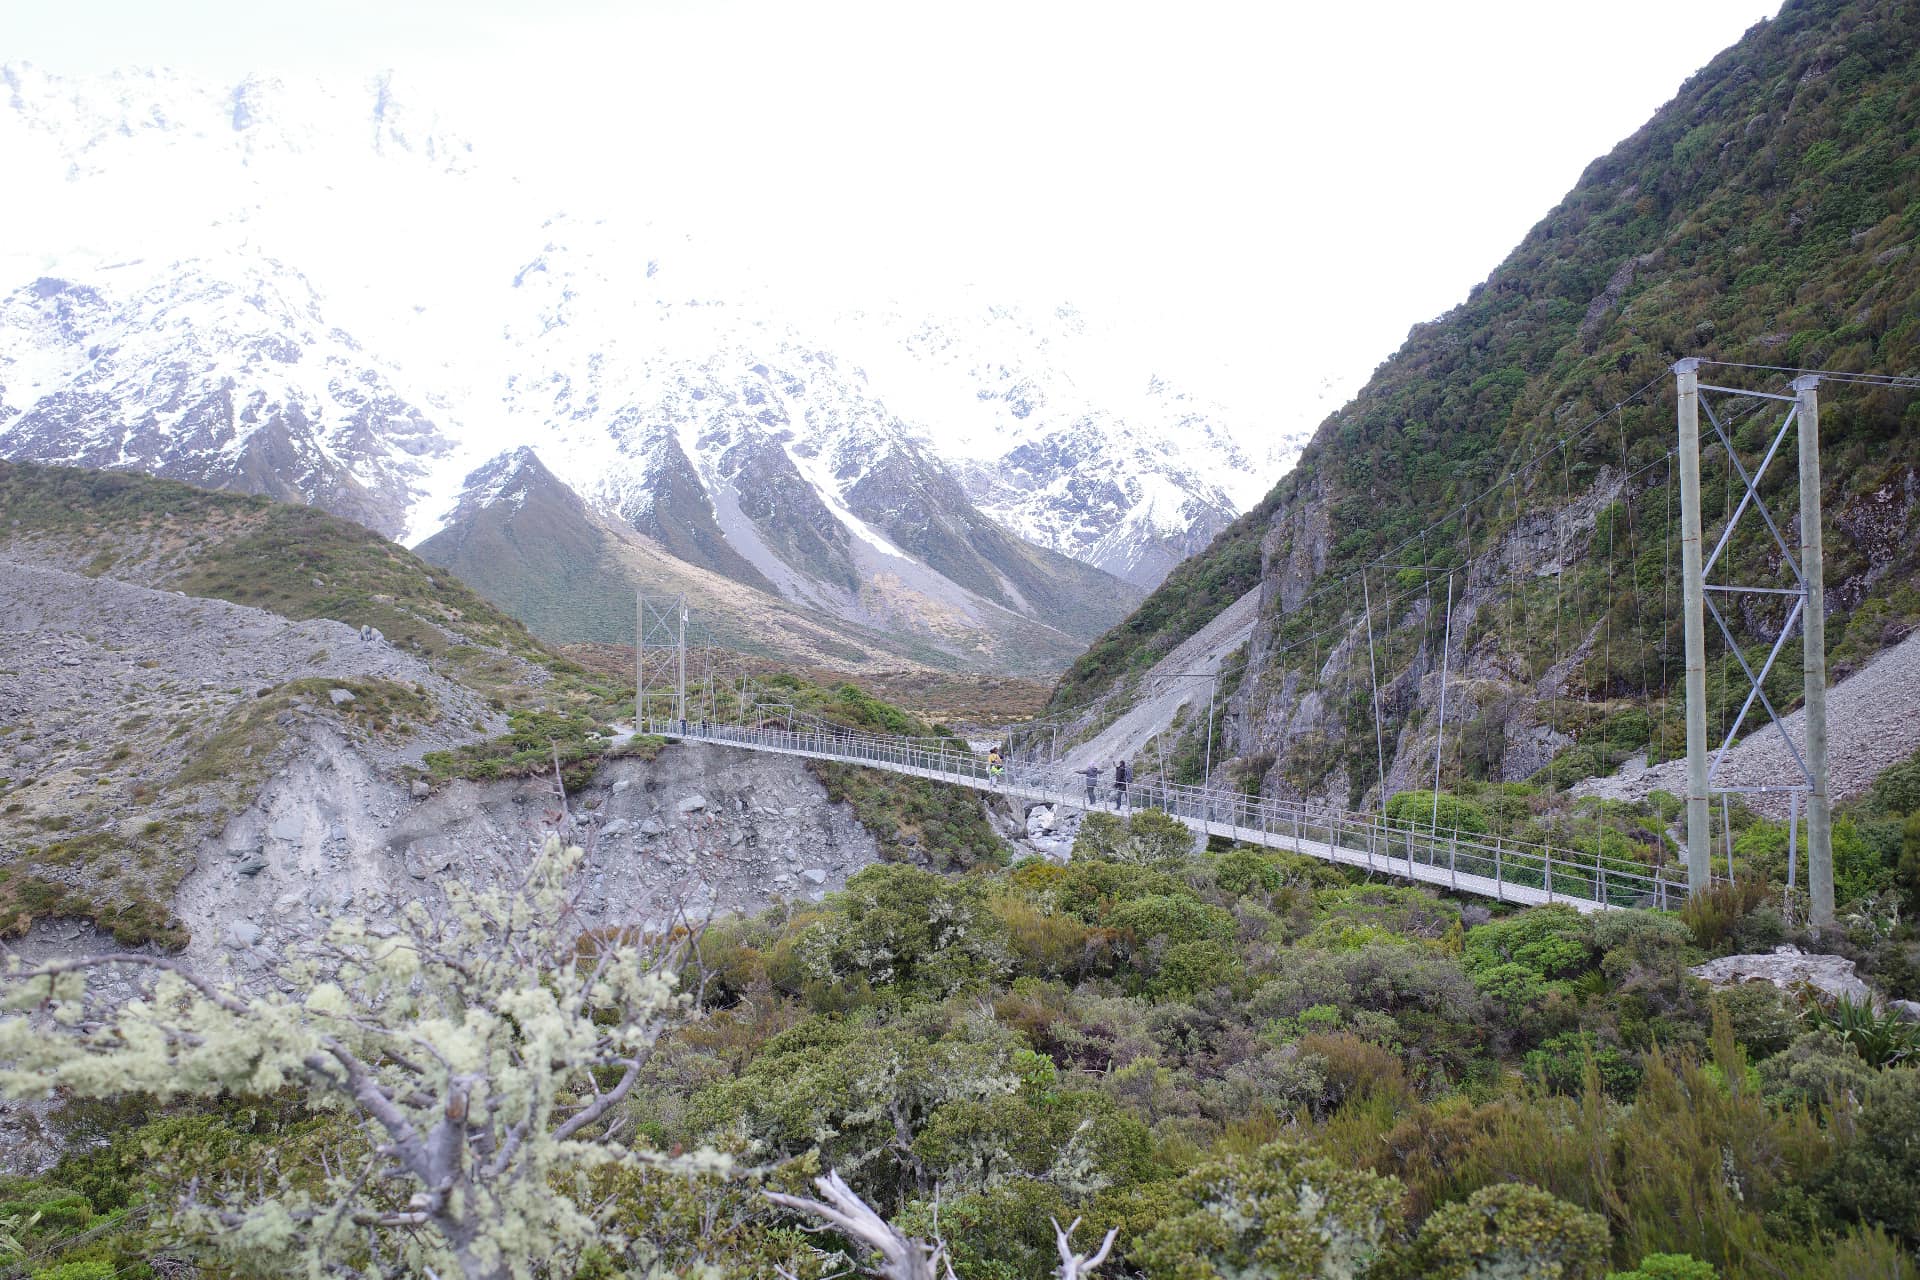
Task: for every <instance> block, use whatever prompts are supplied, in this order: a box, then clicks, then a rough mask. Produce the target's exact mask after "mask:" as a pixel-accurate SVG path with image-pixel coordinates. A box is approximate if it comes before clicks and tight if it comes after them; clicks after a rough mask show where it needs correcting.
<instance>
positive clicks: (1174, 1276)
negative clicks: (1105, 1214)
mask: <svg viewBox="0 0 1920 1280" xmlns="http://www.w3.org/2000/svg"><path fill="white" fill-rule="evenodd" d="M1175 1191H1176V1193H1177V1195H1178V1200H1177V1201H1176V1203H1175V1204H1173V1205H1170V1206H1166V1208H1165V1209H1164V1210H1163V1212H1164V1216H1162V1217H1161V1218H1160V1219H1159V1220H1158V1222H1157V1223H1156V1225H1154V1226H1153V1227H1152V1229H1151V1230H1149V1231H1147V1232H1146V1234H1145V1235H1144V1236H1142V1237H1140V1238H1139V1239H1138V1241H1137V1243H1135V1244H1133V1245H1132V1246H1131V1247H1130V1248H1128V1249H1127V1260H1128V1261H1129V1262H1130V1263H1132V1264H1133V1266H1135V1267H1136V1268H1138V1269H1139V1270H1140V1272H1141V1273H1143V1274H1144V1275H1146V1276H1148V1277H1150V1278H1151V1280H1239V1278H1241V1277H1253V1276H1258V1277H1260V1278H1261V1280H1321V1278H1322V1277H1327V1276H1357V1275H1362V1274H1364V1273H1365V1272H1366V1271H1367V1269H1368V1268H1369V1267H1371V1266H1372V1265H1373V1263H1374V1262H1375V1261H1376V1259H1378V1258H1379V1256H1380V1254H1381V1252H1382V1250H1383V1248H1384V1246H1385V1244H1386V1241H1387V1239H1388V1235H1389V1232H1390V1231H1391V1229H1392V1224H1393V1223H1394V1222H1396V1221H1397V1220H1398V1218H1399V1212H1398V1210H1399V1203H1400V1184H1399V1182H1398V1181H1396V1180H1395V1179H1392V1178H1383V1177H1381V1176H1380V1175H1378V1174H1375V1173H1369V1172H1367V1171H1366V1170H1363V1169H1354V1168H1351V1167H1348V1166H1345V1165H1341V1164H1336V1163H1334V1162H1333V1161H1331V1160H1328V1159H1326V1158H1325V1157H1323V1156H1318V1155H1314V1154H1311V1153H1310V1152H1309V1151H1308V1150H1307V1149H1306V1148H1304V1147H1301V1146H1298V1145H1295V1144H1293V1143H1287V1142H1276V1143H1272V1144H1270V1145H1268V1146H1264V1147H1262V1148H1260V1149H1259V1150H1258V1151H1256V1152H1254V1153H1253V1154H1251V1155H1229V1156H1226V1157H1224V1158H1222V1159H1218V1160H1211V1161H1208V1162H1207V1163H1205V1164H1202V1165H1200V1166H1199V1167H1198V1168H1196V1169H1195V1170H1194V1171H1193V1172H1191V1173H1189V1174H1187V1175H1186V1176H1185V1177H1183V1178H1181V1179H1180V1180H1179V1181H1178V1182H1177V1183H1176V1184H1175Z"/></svg>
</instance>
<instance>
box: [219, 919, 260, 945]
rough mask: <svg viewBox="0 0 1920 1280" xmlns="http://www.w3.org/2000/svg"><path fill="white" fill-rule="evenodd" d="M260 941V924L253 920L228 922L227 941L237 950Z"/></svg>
mask: <svg viewBox="0 0 1920 1280" xmlns="http://www.w3.org/2000/svg"><path fill="white" fill-rule="evenodd" d="M258 941H260V926H259V925H257V924H255V923H254V922H253V921H251V920H233V921H230V922H228V924H227V938H226V942H227V945H228V946H229V947H232V948H233V949H234V950H235V951H244V950H246V949H247V948H248V947H250V946H252V945H253V944H254V943H256V942H258Z"/></svg>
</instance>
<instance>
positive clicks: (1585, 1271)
mask: <svg viewBox="0 0 1920 1280" xmlns="http://www.w3.org/2000/svg"><path fill="white" fill-rule="evenodd" d="M1415 1249H1416V1252H1417V1253H1418V1255H1419V1257H1420V1259H1421V1264H1422V1270H1421V1271H1420V1274H1421V1275H1422V1276H1428V1277H1433V1280H1504V1278H1505V1277H1521V1276H1524V1277H1528V1280H1588V1278H1589V1277H1597V1276H1599V1274H1600V1270H1601V1268H1602V1267H1603V1266H1604V1265H1605V1264H1606V1260H1607V1224H1606V1221H1605V1220H1604V1219H1603V1218H1601V1217H1600V1215H1599V1214H1597V1213H1589V1212H1587V1211H1586V1210H1585V1209H1582V1208H1579V1207H1578V1206H1575V1205H1571V1204H1568V1203H1567V1202H1566V1201H1564V1200H1561V1199H1558V1198H1557V1197H1555V1196H1553V1195H1551V1194H1550V1193H1548V1192H1545V1191H1542V1190H1541V1189H1540V1188H1538V1187H1530V1186H1527V1185H1526V1184H1524V1183H1518V1182H1502V1183H1496V1184H1495V1185H1493V1186H1490V1187H1482V1188H1480V1189H1479V1190H1478V1191H1476V1192H1474V1193H1473V1195H1471V1196H1470V1197H1468V1199H1467V1202H1466V1203H1465V1204H1460V1203H1458V1202H1456V1203H1454V1204H1448V1205H1442V1206H1441V1207H1440V1209H1439V1210H1438V1211H1437V1212H1435V1213H1434V1215H1433V1216H1432V1217H1431V1218H1428V1219H1427V1221H1426V1224H1425V1225H1424V1226H1422V1227H1421V1228H1420V1236H1419V1240H1418V1241H1417V1243H1416V1245H1415Z"/></svg>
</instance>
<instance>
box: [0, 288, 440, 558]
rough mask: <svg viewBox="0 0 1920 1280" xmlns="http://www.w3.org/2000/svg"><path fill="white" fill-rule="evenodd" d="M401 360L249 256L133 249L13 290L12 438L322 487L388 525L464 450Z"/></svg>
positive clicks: (105, 457)
mask: <svg viewBox="0 0 1920 1280" xmlns="http://www.w3.org/2000/svg"><path fill="white" fill-rule="evenodd" d="M397 381H398V375H397V374H396V373H395V372H394V371H393V370H392V369H391V368H389V367H388V366H386V365H385V364H384V363H383V362H381V361H380V360H378V359H377V358H375V357H373V356H371V355H369V354H368V353H367V352H366V351H364V350H362V349H361V347H360V346H359V344H358V343H356V342H355V341H354V340H353V338H352V337H351V336H350V335H348V334H346V333H343V332H341V331H340V330H338V329H334V328H331V327H329V326H328V324H327V322H326V320H325V318H324V317H323V315H322V314H321V309H320V301H319V298H318V296H317V295H316V294H315V293H314V291H313V288H312V286H311V285H309V284H308V283H307V281H306V280H305V279H304V278H303V277H301V276H300V275H299V273H298V272H295V271H292V270H290V269H288V268H287V267H285V266H284V265H282V264H280V263H278V262H274V261H271V260H269V259H264V258H259V257H254V256H250V255H225V256H222V257H220V258H217V259H196V260H190V261H186V262H176V263H171V264H168V265H166V266H164V267H160V266H155V265H153V264H149V263H145V262H129V263H119V264H114V265H111V266H108V267H104V268H102V269H99V270H97V271H92V272H88V273H87V274H86V275H85V276H84V277H78V278H59V277H53V276H42V277H40V278H38V279H36V280H34V281H32V282H31V283H29V284H26V285H23V286H21V287H20V288H18V289H15V290H14V291H13V292H12V293H10V294H7V295H6V296H4V297H0V448H3V449H4V451H5V452H6V454H7V456H9V457H13V458H25V459H31V460H33V461H37V462H55V463H64V464H67V465H72V466H81V467H96V468H106V467H118V468H131V469H135V470H140V471H148V472H152V473H153V474H155V475H162V476H167V477H169V478H171V479H175V480H184V481H187V482H189V483H191V484H197V485H201V486H203V487H206V488H212V489H239V490H244V491H246V492H251V493H264V494H268V495H271V496H273V497H276V498H281V499H285V500H289V501H297V502H312V503H317V504H318V505H320V506H323V507H325V508H327V509H328V510H330V511H333V512H336V513H338V514H340V515H345V516H348V517H350V518H351V519H354V520H357V521H359V522H360V523H361V524H364V525H366V526H367V527H368V528H371V529H376V530H378V531H380V532H381V533H384V534H387V535H388V536H390V537H393V536H398V535H399V534H400V533H401V532H402V531H403V530H404V529H405V527H406V520H407V513H408V511H409V509H410V508H411V507H412V506H413V504H414V502H415V501H417V500H418V498H419V497H420V496H421V494H422V493H423V492H424V481H425V480H426V478H427V476H428V475H429V474H430V472H431V469H432V466H433V464H434V463H435V461H436V460H437V459H440V458H445V457H447V456H449V455H451V454H452V453H453V451H454V446H453V444H452V443H451V442H450V441H449V440H448V439H447V438H446V436H444V435H443V434H441V431H440V429H439V427H438V426H436V425H435V422H434V420H433V419H432V417H430V416H429V414H428V413H427V412H426V411H425V410H424V409H423V408H422V407H421V405H420V403H419V402H417V401H416V400H414V399H411V398H409V397H408V396H407V395H406V394H405V393H403V392H402V391H401V390H400V389H399V388H398V386H397V385H396V383H397Z"/></svg>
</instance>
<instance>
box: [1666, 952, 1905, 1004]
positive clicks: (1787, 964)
mask: <svg viewBox="0 0 1920 1280" xmlns="http://www.w3.org/2000/svg"><path fill="white" fill-rule="evenodd" d="M1689 972H1690V973H1692V974H1693V976H1694V977H1696V978H1699V979H1701V980H1702V981H1704V982H1708V983H1711V984H1712V985H1714V986H1716V987H1731V986H1737V985H1739V984H1740V983H1743V982H1771V983H1772V984H1773V985H1774V986H1776V987H1779V988H1780V989H1781V990H1782V991H1787V990H1791V989H1792V988H1794V987H1797V986H1799V985H1800V984H1801V983H1805V984H1807V985H1808V986H1810V987H1812V988H1813V989H1814V990H1816V991H1818V992H1820V993H1821V994H1822V995H1825V996H1828V997H1830V998H1833V999H1838V998H1839V997H1841V996H1845V997H1847V998H1848V999H1849V1000H1853V1001H1855V1002H1856V1003H1867V1002H1869V1001H1871V1000H1872V999H1873V991H1872V990H1871V989H1870V988H1869V987H1868V986H1867V984H1866V983H1865V982H1863V981H1861V979H1860V975H1859V974H1857V973H1855V972H1854V966H1853V961H1851V960H1849V959H1847V958H1846V957H1844V956H1822V955H1809V954H1808V953H1806V952H1804V951H1802V950H1800V948H1798V947H1793V946H1782V947H1775V948H1774V949H1773V951H1772V952H1771V953H1769V954H1766V955H1744V956H1721V957H1720V958H1719V959H1718V960H1709V961H1707V962H1706V963H1705V964H1697V965H1695V966H1693V968H1692V969H1691V970H1689Z"/></svg>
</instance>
